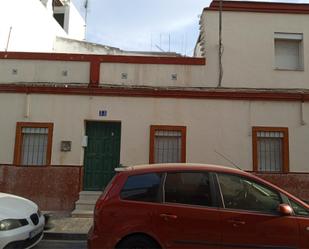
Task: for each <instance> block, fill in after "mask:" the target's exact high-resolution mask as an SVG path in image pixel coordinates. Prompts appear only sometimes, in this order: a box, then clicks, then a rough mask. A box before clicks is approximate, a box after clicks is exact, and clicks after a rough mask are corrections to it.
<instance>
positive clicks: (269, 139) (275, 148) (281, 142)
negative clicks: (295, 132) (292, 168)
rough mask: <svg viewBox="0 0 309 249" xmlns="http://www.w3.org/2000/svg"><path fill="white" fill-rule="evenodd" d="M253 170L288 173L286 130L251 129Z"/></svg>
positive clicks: (278, 128)
mask: <svg viewBox="0 0 309 249" xmlns="http://www.w3.org/2000/svg"><path fill="white" fill-rule="evenodd" d="M252 135H253V136H252V139H253V170H254V171H259V172H284V173H287V172H289V138H288V128H280V127H253V133H252Z"/></svg>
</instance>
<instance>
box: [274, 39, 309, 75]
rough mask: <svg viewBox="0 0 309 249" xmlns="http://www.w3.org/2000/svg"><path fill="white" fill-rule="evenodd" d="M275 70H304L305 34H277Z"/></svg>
mask: <svg viewBox="0 0 309 249" xmlns="http://www.w3.org/2000/svg"><path fill="white" fill-rule="evenodd" d="M275 68H276V69H282V70H303V69H304V65H303V34H292V33H275Z"/></svg>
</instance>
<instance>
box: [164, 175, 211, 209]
mask: <svg viewBox="0 0 309 249" xmlns="http://www.w3.org/2000/svg"><path fill="white" fill-rule="evenodd" d="M164 190H165V192H164V194H165V198H164V199H165V202H169V203H180V204H190V205H200V206H211V205H212V201H211V191H210V181H209V174H208V173H199V172H183V173H167V177H166V180H165V186H164Z"/></svg>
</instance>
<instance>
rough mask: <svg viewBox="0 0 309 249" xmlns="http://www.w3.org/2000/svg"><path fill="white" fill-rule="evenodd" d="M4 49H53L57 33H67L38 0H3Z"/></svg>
mask: <svg viewBox="0 0 309 249" xmlns="http://www.w3.org/2000/svg"><path fill="white" fill-rule="evenodd" d="M0 5H1V8H0V51H5V49H6V47H7V41H8V37H9V32H10V27H12V30H11V36H10V39H9V45H8V49H7V50H8V51H32V52H51V51H53V44H54V40H55V38H56V36H64V37H66V33H65V32H64V30H63V29H62V28H61V27H60V26H59V25H58V23H57V22H56V21H55V20H54V18H53V16H52V15H51V14H50V12H49V11H48V9H46V8H45V6H44V5H43V4H42V3H41V2H40V1H38V0H27V1H25V0H9V1H8V0H0Z"/></svg>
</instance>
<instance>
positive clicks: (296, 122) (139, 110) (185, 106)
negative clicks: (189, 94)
mask: <svg viewBox="0 0 309 249" xmlns="http://www.w3.org/2000/svg"><path fill="white" fill-rule="evenodd" d="M26 109H27V108H26V94H0V117H6V118H5V119H1V130H2V131H5V132H2V133H1V140H0V148H1V150H0V163H1V164H5V163H9V164H10V163H12V161H13V153H14V142H15V127H16V122H18V121H25V122H28V121H29V122H53V123H54V134H53V148H52V149H53V151H52V164H54V165H83V148H82V146H81V143H82V137H83V135H84V134H85V133H84V132H85V131H84V129H85V128H84V122H85V120H100V121H121V123H122V125H121V126H122V131H121V133H122V136H121V163H122V164H123V165H131V164H142V163H147V162H148V160H149V130H150V125H184V126H186V127H187V162H200V163H215V164H223V165H229V166H231V163H229V162H228V161H226V160H225V159H224V158H222V157H221V156H219V155H218V154H216V153H215V150H217V151H218V152H220V153H222V154H224V155H225V156H226V157H228V158H229V159H230V160H232V161H233V162H234V163H236V164H237V165H239V166H240V167H242V168H243V169H246V170H252V134H251V128H252V126H277V127H278V126H280V127H288V128H289V140H290V170H291V171H292V172H309V169H308V165H307V154H308V147H309V136H308V134H309V126H308V124H309V104H308V103H305V106H304V117H305V121H306V122H307V125H305V126H302V125H301V124H300V103H297V102H260V101H228V100H194V99H166V98H163V99H162V98H133V97H131V98H129V97H105V96H96V97H94V96H69V95H44V94H41V95H37V94H31V95H30V96H29V110H30V112H29V114H30V115H29V117H27V118H26V117H25V110H26ZM99 110H107V117H99V116H98V112H99ZM306 134H307V135H306ZM61 140H71V141H72V151H71V152H60V141H61Z"/></svg>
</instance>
